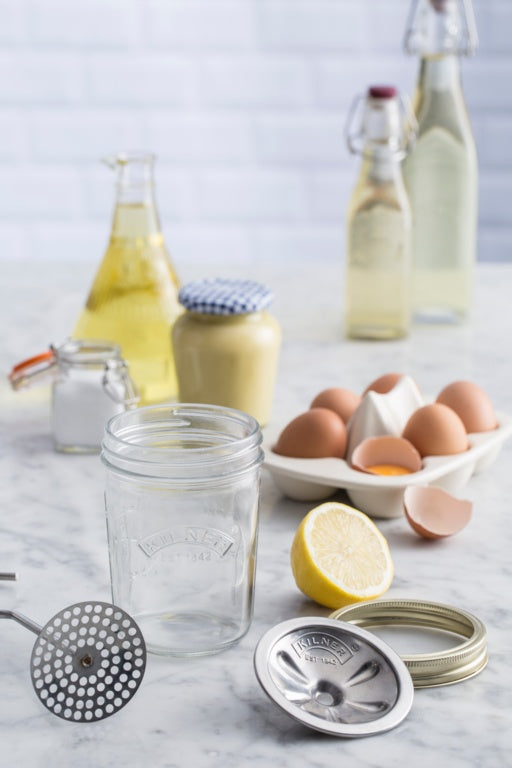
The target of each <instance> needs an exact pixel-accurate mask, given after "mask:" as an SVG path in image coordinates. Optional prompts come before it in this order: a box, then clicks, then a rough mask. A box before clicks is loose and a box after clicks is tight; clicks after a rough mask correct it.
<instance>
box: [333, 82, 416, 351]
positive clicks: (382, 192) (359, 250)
mask: <svg viewBox="0 0 512 768" xmlns="http://www.w3.org/2000/svg"><path fill="white" fill-rule="evenodd" d="M363 98H364V97H359V99H358V100H356V102H355V104H354V107H353V110H352V113H351V115H350V116H349V119H348V131H347V132H348V146H349V149H350V150H351V151H352V152H354V153H358V154H362V157H363V160H362V165H361V171H360V174H359V179H358V181H357V184H356V187H355V189H354V192H353V194H352V197H351V200H350V203H349V207H348V215H347V253H346V267H345V331H346V334H347V335H348V336H349V337H352V338H369V339H393V338H399V337H401V336H405V335H406V334H407V333H408V330H409V324H410V262H411V260H410V238H411V211H410V206H409V200H408V198H407V194H406V191H405V187H404V183H403V179H402V171H401V163H400V161H401V160H402V159H403V157H404V153H405V151H406V146H407V141H408V140H410V139H411V138H412V126H411V125H409V126H408V127H407V123H406V121H404V115H403V108H401V104H400V102H399V99H398V95H397V91H396V89H395V88H394V87H392V86H372V87H371V88H369V90H368V93H367V95H366V98H364V104H363V106H362V117H361V125H360V128H359V129H358V130H357V132H356V133H352V132H351V131H352V126H353V125H354V124H355V122H356V114H357V112H358V111H361V102H362V100H363ZM409 117H410V116H409Z"/></svg>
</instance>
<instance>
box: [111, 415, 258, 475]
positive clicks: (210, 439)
mask: <svg viewBox="0 0 512 768" xmlns="http://www.w3.org/2000/svg"><path fill="white" fill-rule="evenodd" d="M261 442H262V435H261V431H260V427H259V424H258V422H257V421H256V419H255V418H253V417H252V416H250V415H249V414H246V413H244V412H243V411H238V410H236V409H233V408H225V407H223V406H217V405H206V404H198V403H164V404H159V405H149V406H144V407H142V408H135V409H133V410H131V411H126V412H124V413H120V414H118V415H116V416H113V417H112V418H111V419H110V420H109V421H108V423H107V425H106V427H105V433H104V438H103V443H102V452H101V459H102V461H103V463H104V464H105V465H106V466H107V467H109V468H110V469H113V470H114V471H118V472H120V473H122V474H130V475H137V476H145V477H148V478H160V479H167V480H172V481H173V482H180V481H184V482H190V481H192V480H193V481H194V482H209V481H211V479H212V478H213V477H218V476H230V477H231V476H232V475H233V474H238V473H240V472H242V471H247V470H248V469H252V468H253V467H254V466H255V465H258V464H261V462H262V461H263V451H262V449H261Z"/></svg>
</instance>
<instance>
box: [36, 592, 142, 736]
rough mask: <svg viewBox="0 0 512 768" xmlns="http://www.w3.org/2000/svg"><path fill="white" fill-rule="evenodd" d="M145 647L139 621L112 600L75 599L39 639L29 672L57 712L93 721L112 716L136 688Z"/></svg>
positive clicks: (44, 700)
mask: <svg viewBox="0 0 512 768" xmlns="http://www.w3.org/2000/svg"><path fill="white" fill-rule="evenodd" d="M145 668H146V645H145V642H144V638H143V636H142V634H141V631H140V629H139V627H138V625H137V624H136V623H135V621H134V620H133V619H132V618H131V616H129V615H128V614H127V613H126V612H125V611H123V610H122V609H121V608H118V607H117V606H115V605H112V604H110V603H99V602H85V603H76V604H75V605H71V606H69V607H68V608H64V610H62V611H60V612H59V613H57V614H56V615H55V616H54V617H53V618H52V619H50V621H49V622H48V623H47V624H46V625H45V626H44V627H43V628H42V630H41V632H40V633H39V636H38V638H37V640H36V642H35V643H34V647H33V649H32V656H31V659H30V673H31V677H32V683H33V685H34V690H35V692H36V693H37V695H38V697H39V699H40V701H41V702H42V703H43V704H44V706H45V707H46V708H47V709H49V710H50V712H52V713H53V714H54V715H58V716H59V717H62V718H63V719H65V720H73V721H75V722H93V721H95V720H103V719H104V718H105V717H109V716H110V715H113V714H114V713H115V712H117V711H118V710H120V709H121V708H122V707H124V705H125V704H127V703H128V702H129V701H130V699H131V698H132V696H133V695H134V694H135V692H136V691H137V689H138V687H139V685H140V683H141V681H142V678H143V676H144V671H145Z"/></svg>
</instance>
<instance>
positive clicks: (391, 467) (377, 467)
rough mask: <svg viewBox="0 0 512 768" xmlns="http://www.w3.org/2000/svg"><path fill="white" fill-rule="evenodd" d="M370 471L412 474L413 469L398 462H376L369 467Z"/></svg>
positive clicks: (384, 473)
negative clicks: (401, 465)
mask: <svg viewBox="0 0 512 768" xmlns="http://www.w3.org/2000/svg"><path fill="white" fill-rule="evenodd" d="M368 471H369V472H374V473H375V474H376V475H388V476H391V475H410V474H411V470H410V469H407V467H399V466H398V465H397V464H374V465H373V466H372V467H368Z"/></svg>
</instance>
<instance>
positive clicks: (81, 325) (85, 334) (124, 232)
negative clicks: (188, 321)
mask: <svg viewBox="0 0 512 768" xmlns="http://www.w3.org/2000/svg"><path fill="white" fill-rule="evenodd" d="M180 311H181V310H180V305H179V303H178V280H177V278H176V275H175V273H174V270H173V268H172V265H171V262H170V259H169V256H168V253H167V251H166V248H165V244H164V240H163V236H162V233H161V232H160V229H159V226H158V220H157V215H156V210H155V207H154V205H153V204H152V203H151V202H150V203H122V204H118V205H117V206H116V209H115V213H114V220H113V226H112V233H111V238H110V242H109V244H108V248H107V251H106V253H105V256H104V258H103V261H102V263H101V265H100V268H99V270H98V272H97V274H96V277H95V280H94V283H93V285H92V288H91V290H90V293H89V296H88V299H87V303H86V306H85V307H84V309H83V311H82V314H81V315H80V317H79V318H78V321H77V323H76V326H75V328H74V331H73V336H74V337H75V338H93V339H94V338H101V339H108V340H111V341H115V342H117V343H118V344H120V346H121V349H122V354H123V357H124V358H125V360H126V361H127V362H128V364H129V367H130V374H131V376H132V378H133V379H134V381H135V383H136V384H137V387H138V389H139V392H140V396H141V401H140V404H141V405H145V404H148V403H155V402H162V401H164V400H171V399H175V398H176V397H177V391H178V386H177V380H176V372H175V367H174V357H173V351H172V342H171V327H172V325H173V323H174V321H175V319H176V317H177V316H178V315H179V314H180Z"/></svg>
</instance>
